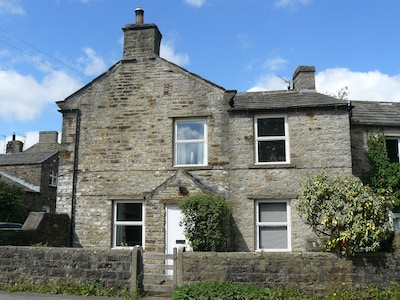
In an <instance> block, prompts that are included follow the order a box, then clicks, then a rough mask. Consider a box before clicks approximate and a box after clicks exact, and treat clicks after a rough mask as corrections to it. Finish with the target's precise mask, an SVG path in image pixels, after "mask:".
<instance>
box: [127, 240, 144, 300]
mask: <svg viewBox="0 0 400 300" xmlns="http://www.w3.org/2000/svg"><path fill="white" fill-rule="evenodd" d="M129 291H130V294H131V296H132V297H136V296H137V295H140V294H141V293H142V291H143V255H142V247H140V246H135V247H134V248H133V249H132V266H131V279H130V285H129Z"/></svg>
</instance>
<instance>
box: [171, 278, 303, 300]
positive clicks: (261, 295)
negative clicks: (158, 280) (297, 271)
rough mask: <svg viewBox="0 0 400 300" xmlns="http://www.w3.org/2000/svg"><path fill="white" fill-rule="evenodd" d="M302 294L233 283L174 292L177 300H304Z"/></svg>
mask: <svg viewBox="0 0 400 300" xmlns="http://www.w3.org/2000/svg"><path fill="white" fill-rule="evenodd" d="M300 295H301V292H299V291H294V290H291V289H279V288H265V287H257V286H253V285H239V284H235V283H232V282H221V281H213V282H207V283H198V284H193V285H186V286H183V287H180V288H177V289H175V290H174V292H173V294H172V297H171V299H173V300H174V299H175V300H189V299H193V300H194V299H196V300H206V299H207V300H208V299H218V300H252V299H254V300H264V299H265V300H267V299H268V300H269V299H302V298H301V297H300Z"/></svg>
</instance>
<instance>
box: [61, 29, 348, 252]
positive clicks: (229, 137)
mask: <svg viewBox="0 0 400 300" xmlns="http://www.w3.org/2000/svg"><path fill="white" fill-rule="evenodd" d="M123 30H124V34H125V38H124V43H125V46H124V53H123V58H122V60H121V61H119V62H117V63H116V64H115V65H113V66H112V67H111V68H110V69H109V70H108V71H107V72H106V73H104V74H102V75H101V76H99V77H98V78H96V79H95V80H93V81H92V82H91V83H89V84H88V85H86V86H85V87H83V88H82V89H80V90H78V91H77V92H75V93H74V94H72V95H70V96H69V97H67V98H66V99H64V100H63V101H59V102H58V103H57V104H58V106H59V107H60V109H61V112H62V114H63V125H62V149H61V151H60V166H59V175H60V177H59V182H58V183H59V185H58V195H57V212H58V213H66V214H68V215H70V217H71V220H72V230H73V232H74V246H83V247H110V246H111V241H112V238H113V236H112V226H113V221H112V215H113V211H112V209H113V201H116V200H141V201H144V205H145V210H146V213H145V214H146V215H145V247H146V249H149V250H151V251H160V252H164V251H165V239H166V237H165V234H166V228H165V206H166V205H168V204H175V203H177V202H178V201H179V200H180V199H181V198H182V195H181V194H180V193H179V190H178V188H177V184H178V182H182V185H183V186H185V187H186V188H187V189H188V190H189V191H190V193H195V192H204V191H205V190H206V192H210V193H220V194H221V195H223V196H224V197H225V198H226V199H227V201H231V202H232V204H233V208H234V212H233V217H234V220H235V227H236V228H235V230H236V231H237V240H236V246H237V250H239V251H254V250H255V248H256V242H255V241H256V235H255V218H256V216H255V203H256V202H255V201H257V200H261V199H263V200H271V199H272V200H275V199H284V200H290V207H291V216H290V218H291V223H290V227H291V232H292V235H291V242H292V250H304V249H305V248H306V239H307V238H308V237H309V236H310V235H311V232H310V230H309V228H308V227H307V226H305V225H304V224H303V222H302V221H301V219H300V217H299V216H298V213H297V211H296V208H295V206H296V197H297V193H298V192H299V188H300V183H301V182H302V180H304V178H305V176H307V174H309V173H316V172H319V171H320V170H321V168H323V167H326V166H327V167H329V168H330V171H332V172H335V173H337V172H338V173H341V174H351V172H352V169H351V168H352V162H351V145H350V134H349V132H350V123H349V114H348V111H347V109H346V108H343V103H338V100H337V99H334V98H331V97H328V96H325V95H321V94H318V93H316V92H315V81H314V71H315V69H314V68H313V67H304V68H300V69H298V70H297V71H296V85H297V87H296V90H293V91H290V92H289V91H288V92H287V93H286V92H285V91H283V93H282V99H283V100H285V101H287V103H288V105H289V106H290V107H289V106H288V107H284V106H282V107H279V109H278V108H276V107H275V108H273V107H272V106H273V105H276V103H279V101H278V102H277V100H275V98H271V99H270V98H269V97H270V96H269V94H265V95H264V94H262V93H259V94H254V95H255V97H258V98H257V99H260V101H264V103H265V105H261V106H260V107H259V108H257V107H256V108H251V109H248V108H245V109H243V110H242V111H234V109H235V105H236V104H234V103H237V101H236V100H238V101H239V99H240V97H239V96H238V94H237V92H236V91H230V90H225V89H224V88H222V87H220V86H218V85H216V84H214V83H211V82H209V81H207V80H205V79H203V78H201V77H199V76H197V75H195V74H193V73H190V72H188V71H187V70H185V69H182V68H180V67H179V66H177V65H175V64H173V63H171V62H168V61H166V60H164V59H162V58H160V57H159V43H160V41H161V34H160V32H159V30H158V28H157V26H156V25H154V24H142V23H137V24H129V25H126V26H125V28H124V29H123ZM313 90H314V91H313ZM302 91H307V93H306V92H304V93H303V92H302ZM249 94H250V93H249ZM274 95H275V94H272V96H271V97H275V96H274ZM244 96H246V95H244ZM276 99H278V100H279V99H281V98H276ZM297 99H302V100H297ZM310 99H311V100H310ZM235 101H236V102H235ZM243 103H244V104H243V105H244V106H246V105H248V104H247V102H246V101H244V102H243ZM331 103H333V104H332V105H330V104H331ZM328 104H329V105H328ZM268 107H271V108H268ZM258 114H280V115H285V116H287V120H288V127H289V145H290V163H289V164H277V165H256V164H255V163H254V161H255V158H254V155H255V154H254V116H255V115H258ZM188 117H190V118H205V119H206V120H207V135H208V136H207V142H208V144H207V150H208V164H207V165H206V166H201V167H200V166H198V167H196V166H194V167H187V168H185V169H184V170H183V169H180V168H177V167H175V166H174V160H173V157H174V150H173V149H174V146H173V145H174V120H176V119H178V118H188Z"/></svg>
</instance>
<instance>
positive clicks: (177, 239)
mask: <svg viewBox="0 0 400 300" xmlns="http://www.w3.org/2000/svg"><path fill="white" fill-rule="evenodd" d="M181 221H182V213H181V210H180V209H179V208H178V206H176V205H167V221H166V222H167V224H166V228H167V230H166V249H165V253H169V254H172V253H173V250H174V248H179V247H186V248H187V247H189V243H188V241H187V240H186V238H185V234H184V233H183V226H181V225H180V223H181Z"/></svg>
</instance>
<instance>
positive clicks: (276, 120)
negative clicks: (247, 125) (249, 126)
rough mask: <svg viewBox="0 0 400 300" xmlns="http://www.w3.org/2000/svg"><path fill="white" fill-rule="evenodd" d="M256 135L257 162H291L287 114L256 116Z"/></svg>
mask: <svg viewBox="0 0 400 300" xmlns="http://www.w3.org/2000/svg"><path fill="white" fill-rule="evenodd" d="M254 136H255V139H254V142H255V163H256V164H277V163H278V164H279V163H280V164H283V163H289V162H290V156H289V129H288V122H287V116H281V115H268V116H265V115H263V116H256V117H255V118H254Z"/></svg>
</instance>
